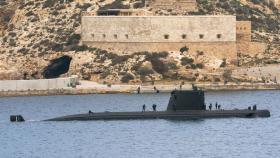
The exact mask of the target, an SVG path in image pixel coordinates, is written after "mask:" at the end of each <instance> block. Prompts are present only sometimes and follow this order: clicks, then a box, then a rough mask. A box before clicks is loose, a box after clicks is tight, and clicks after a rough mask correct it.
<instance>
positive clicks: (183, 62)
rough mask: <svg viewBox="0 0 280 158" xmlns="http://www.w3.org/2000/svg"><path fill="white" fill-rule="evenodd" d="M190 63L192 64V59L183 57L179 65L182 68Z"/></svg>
mask: <svg viewBox="0 0 280 158" xmlns="http://www.w3.org/2000/svg"><path fill="white" fill-rule="evenodd" d="M192 63H193V59H192V58H188V57H183V58H182V59H181V64H182V65H183V66H185V65H189V64H192Z"/></svg>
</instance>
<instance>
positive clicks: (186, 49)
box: [180, 46, 189, 53]
mask: <svg viewBox="0 0 280 158" xmlns="http://www.w3.org/2000/svg"><path fill="white" fill-rule="evenodd" d="M187 51H189V48H188V47H186V46H184V47H182V48H181V49H180V52H181V53H183V52H187Z"/></svg>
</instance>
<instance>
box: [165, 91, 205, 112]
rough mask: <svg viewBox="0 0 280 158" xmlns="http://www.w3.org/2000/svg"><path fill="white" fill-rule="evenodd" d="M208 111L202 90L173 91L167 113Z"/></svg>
mask: <svg viewBox="0 0 280 158" xmlns="http://www.w3.org/2000/svg"><path fill="white" fill-rule="evenodd" d="M185 110H206V107H205V102H204V92H203V91H201V90H189V91H178V90H175V91H172V92H171V96H170V99H169V103H168V106H167V111H185Z"/></svg>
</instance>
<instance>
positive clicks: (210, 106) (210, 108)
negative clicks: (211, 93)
mask: <svg viewBox="0 0 280 158" xmlns="http://www.w3.org/2000/svg"><path fill="white" fill-rule="evenodd" d="M209 110H210V111H211V110H212V103H210V105H209Z"/></svg>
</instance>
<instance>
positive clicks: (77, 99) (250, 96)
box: [0, 91, 280, 158]
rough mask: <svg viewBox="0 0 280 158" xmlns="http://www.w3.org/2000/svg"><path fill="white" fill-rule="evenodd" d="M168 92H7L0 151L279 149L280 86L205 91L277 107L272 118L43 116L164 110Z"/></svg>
mask: <svg viewBox="0 0 280 158" xmlns="http://www.w3.org/2000/svg"><path fill="white" fill-rule="evenodd" d="M168 99H169V94H144V95H136V94H131V95H127V94H112V95H109V94H105V95H84V96H46V97H13V98H0V157H1V158H23V157H28V158H33V157H34V158H37V157H38V158H61V157H67V158H79V157H81V158H84V157H85V158H92V157H94V158H110V157H114V158H149V157H152V158H171V157H172V158H174V157H176V158H177V157H178V158H184V157H199V158H200V157H213V158H217V157H221V158H223V157H244V158H245V157H246V158H247V157H248V158H249V157H254V158H255V157H259V158H267V157H273V158H276V157H279V155H280V109H279V108H280V107H279V103H280V91H245V92H244V91H243V92H211V93H206V101H207V103H210V102H215V101H219V103H221V104H222V106H223V108H225V109H228V108H229V109H232V108H246V107H247V106H248V105H253V104H255V103H257V104H258V108H266V109H269V110H270V111H271V114H272V116H271V117H270V118H254V119H242V118H230V119H207V120H193V121H169V120H140V121H139V120H130V121H86V122H79V121H73V122H40V121H39V120H42V119H48V118H52V117H56V116H61V115H68V114H76V113H83V112H87V111H88V110H89V109H91V110H92V111H140V110H141V105H142V104H144V103H145V104H146V105H151V104H153V103H157V104H158V105H159V107H158V108H159V109H160V110H164V109H165V108H166V105H167V102H168ZM150 109H151V107H150ZM11 114H22V115H23V116H24V118H25V119H26V120H28V121H26V122H24V123H10V122H9V115H11Z"/></svg>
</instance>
